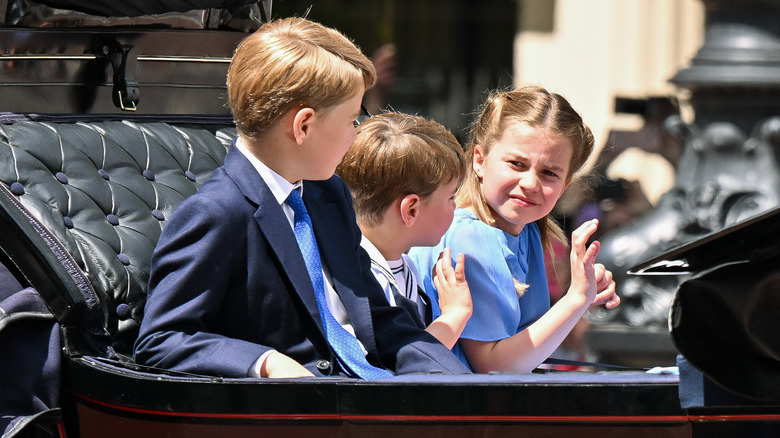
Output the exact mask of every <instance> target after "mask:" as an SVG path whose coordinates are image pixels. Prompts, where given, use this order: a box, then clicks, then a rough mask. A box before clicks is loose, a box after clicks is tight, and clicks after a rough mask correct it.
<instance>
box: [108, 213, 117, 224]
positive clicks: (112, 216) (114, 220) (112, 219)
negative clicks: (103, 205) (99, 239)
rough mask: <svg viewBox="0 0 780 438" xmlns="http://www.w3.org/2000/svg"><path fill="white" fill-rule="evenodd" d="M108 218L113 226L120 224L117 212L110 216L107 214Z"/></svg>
mask: <svg viewBox="0 0 780 438" xmlns="http://www.w3.org/2000/svg"><path fill="white" fill-rule="evenodd" d="M106 220H107V221H108V223H109V224H111V225H113V226H117V225H119V218H118V217H116V215H115V214H109V215H108V216H106Z"/></svg>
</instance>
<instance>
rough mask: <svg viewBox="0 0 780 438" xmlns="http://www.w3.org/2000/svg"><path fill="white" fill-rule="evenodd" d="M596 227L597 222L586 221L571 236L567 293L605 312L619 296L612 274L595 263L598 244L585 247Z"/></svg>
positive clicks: (614, 304)
mask: <svg viewBox="0 0 780 438" xmlns="http://www.w3.org/2000/svg"><path fill="white" fill-rule="evenodd" d="M598 224H599V221H598V219H592V220H589V221H587V222H585V223H584V224H582V225H580V226H579V228H577V229H576V230H574V232H573V233H572V235H571V287H570V288H569V292H570V293H572V292H573V293H575V294H581V296H582V297H583V299H585V300H586V302H588V303H590V305H594V306H595V305H599V304H604V306H605V307H606V308H607V309H613V308H615V307H617V306H618V305H619V304H620V297H619V296H618V295H617V292H616V290H615V281H614V280H613V279H612V272H610V271H609V270H608V269H607V268H606V267H605V266H604V265H602V264H601V263H596V256H597V255H598V253H599V250H600V249H601V243H599V242H598V241H595V242H593V243H591V244H590V246H587V247H586V245H587V244H588V239H590V236H592V235H593V233H595V232H596V229H598Z"/></svg>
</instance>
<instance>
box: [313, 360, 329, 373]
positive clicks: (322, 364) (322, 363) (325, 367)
mask: <svg viewBox="0 0 780 438" xmlns="http://www.w3.org/2000/svg"><path fill="white" fill-rule="evenodd" d="M316 367H317V369H318V370H320V371H322V372H323V373H324V372H327V371H330V361H327V360H324V359H320V360H318V361H317V364H316Z"/></svg>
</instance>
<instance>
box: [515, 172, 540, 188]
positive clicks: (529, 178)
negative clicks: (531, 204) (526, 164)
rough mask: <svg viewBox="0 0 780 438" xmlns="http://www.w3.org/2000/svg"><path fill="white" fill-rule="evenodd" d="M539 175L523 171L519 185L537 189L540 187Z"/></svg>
mask: <svg viewBox="0 0 780 438" xmlns="http://www.w3.org/2000/svg"><path fill="white" fill-rule="evenodd" d="M539 183H540V181H539V177H538V176H537V175H536V173H534V172H523V174H522V175H521V176H520V180H519V181H518V182H517V185H519V186H520V187H522V188H523V189H525V190H528V191H536V190H538V189H539Z"/></svg>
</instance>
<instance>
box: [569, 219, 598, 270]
mask: <svg viewBox="0 0 780 438" xmlns="http://www.w3.org/2000/svg"><path fill="white" fill-rule="evenodd" d="M598 224H599V221H598V219H591V220H589V221H587V222H585V223H583V224H582V225H580V226H579V227H577V229H576V230H574V232H573V233H572V234H571V255H572V261H574V259H575V258H576V259H583V258H584V257H585V254H586V245H587V244H588V239H590V236H592V235H593V233H595V232H596V230H597V229H598Z"/></svg>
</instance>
